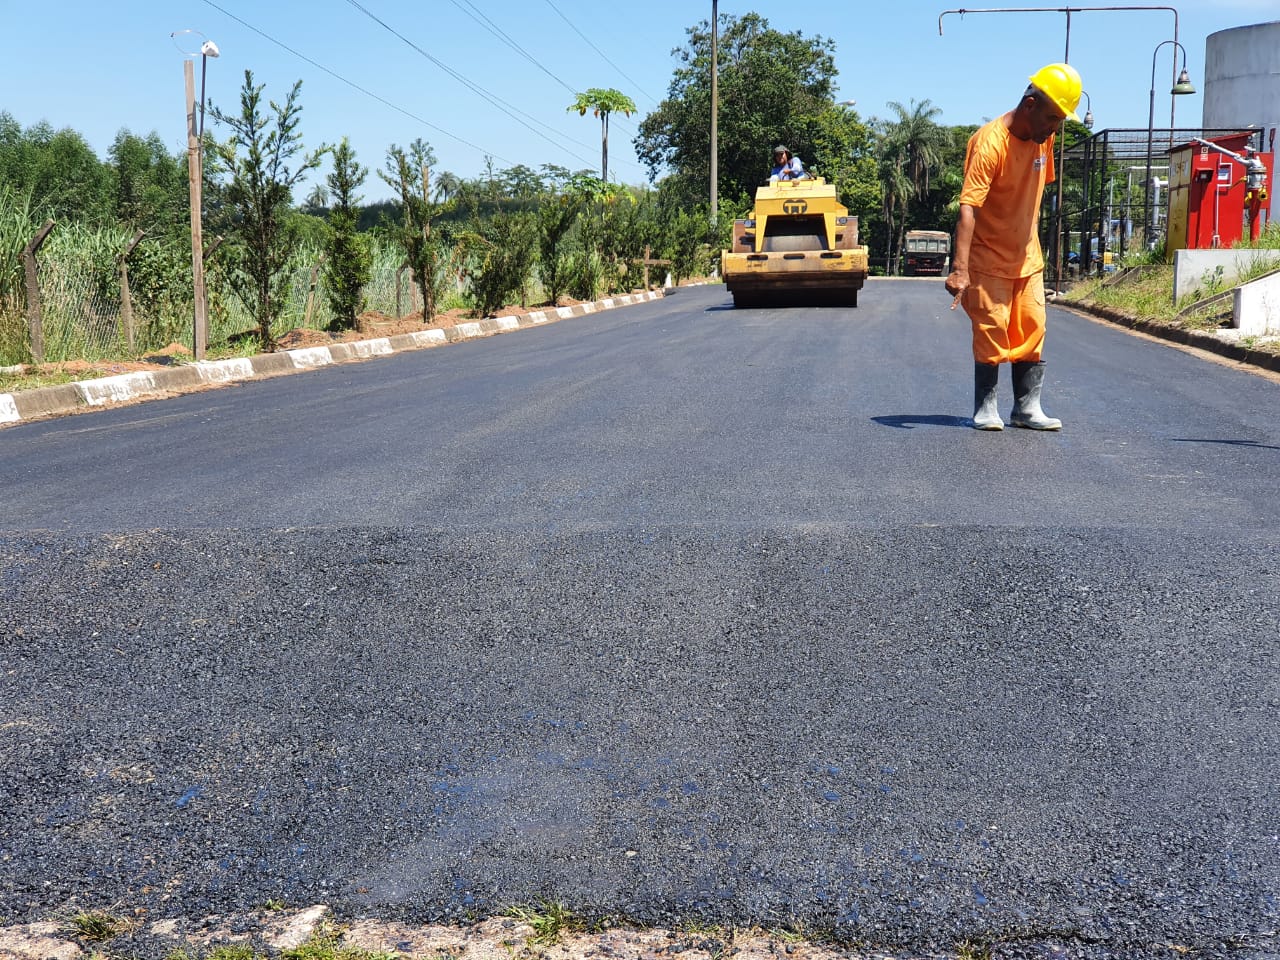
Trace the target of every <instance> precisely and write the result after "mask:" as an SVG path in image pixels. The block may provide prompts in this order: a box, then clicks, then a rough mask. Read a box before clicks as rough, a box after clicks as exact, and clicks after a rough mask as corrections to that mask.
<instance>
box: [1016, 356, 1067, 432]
mask: <svg viewBox="0 0 1280 960" xmlns="http://www.w3.org/2000/svg"><path fill="white" fill-rule="evenodd" d="M1043 386H1044V361H1043V360H1023V361H1020V362H1018V363H1015V364H1014V365H1013V400H1014V404H1013V415H1012V416H1010V417H1009V422H1010V423H1012V424H1013V425H1014V426H1015V427H1025V428H1026V429H1028V430H1061V429H1062V421H1061V420H1059V419H1058V418H1057V417H1050V416H1047V415H1046V414H1045V412H1044V411H1043V410H1041V409H1040V390H1041V388H1042V387H1043Z"/></svg>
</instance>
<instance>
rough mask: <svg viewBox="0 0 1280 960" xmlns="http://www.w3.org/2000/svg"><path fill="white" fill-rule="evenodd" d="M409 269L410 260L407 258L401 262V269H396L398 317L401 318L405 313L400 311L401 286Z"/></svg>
mask: <svg viewBox="0 0 1280 960" xmlns="http://www.w3.org/2000/svg"><path fill="white" fill-rule="evenodd" d="M408 269H409V261H408V260H406V261H405V262H404V263H402V264H400V269H398V270H397V271H396V319H397V320H399V319H400V318H401V317H403V316H404V314H403V313H402V312H401V311H400V288H401V284H402V282H403V277H404V272H405V271H406V270H408Z"/></svg>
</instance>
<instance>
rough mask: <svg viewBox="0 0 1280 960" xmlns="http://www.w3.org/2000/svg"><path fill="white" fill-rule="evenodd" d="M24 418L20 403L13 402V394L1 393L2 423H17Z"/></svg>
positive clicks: (0, 420)
mask: <svg viewBox="0 0 1280 960" xmlns="http://www.w3.org/2000/svg"><path fill="white" fill-rule="evenodd" d="M21 419H22V414H20V413H19V412H18V405H17V404H16V403H14V402H13V394H11V393H0V423H17V422H18V421H19V420H21Z"/></svg>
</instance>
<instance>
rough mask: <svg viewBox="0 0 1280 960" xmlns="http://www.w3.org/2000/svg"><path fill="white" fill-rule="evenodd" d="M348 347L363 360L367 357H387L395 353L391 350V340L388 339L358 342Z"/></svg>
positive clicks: (381, 338) (380, 338)
mask: <svg viewBox="0 0 1280 960" xmlns="http://www.w3.org/2000/svg"><path fill="white" fill-rule="evenodd" d="M348 346H349V347H351V349H352V351H353V352H354V353H355V355H356V356H357V357H360V358H361V359H364V358H366V357H385V356H387V355H388V354H391V353H394V352H395V351H394V350H392V349H391V340H390V339H388V338H387V337H379V338H378V339H376V340H357V341H355V342H354V343H350V344H348Z"/></svg>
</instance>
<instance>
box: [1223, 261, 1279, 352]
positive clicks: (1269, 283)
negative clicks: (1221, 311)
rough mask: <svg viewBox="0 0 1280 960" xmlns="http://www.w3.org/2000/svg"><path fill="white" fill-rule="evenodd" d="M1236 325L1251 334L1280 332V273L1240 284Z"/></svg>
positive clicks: (1248, 335) (1235, 314)
mask: <svg viewBox="0 0 1280 960" xmlns="http://www.w3.org/2000/svg"><path fill="white" fill-rule="evenodd" d="M1232 306H1233V311H1232V321H1231V325H1232V326H1233V327H1239V328H1240V333H1241V334H1242V335H1244V336H1247V337H1265V336H1275V335H1278V334H1280V275H1277V276H1273V277H1263V278H1262V279H1260V280H1254V281H1253V282H1252V283H1246V284H1245V285H1244V286H1241V287H1236V291H1235V298H1234V300H1233V302H1232Z"/></svg>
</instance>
